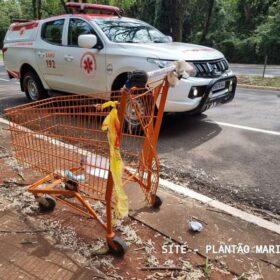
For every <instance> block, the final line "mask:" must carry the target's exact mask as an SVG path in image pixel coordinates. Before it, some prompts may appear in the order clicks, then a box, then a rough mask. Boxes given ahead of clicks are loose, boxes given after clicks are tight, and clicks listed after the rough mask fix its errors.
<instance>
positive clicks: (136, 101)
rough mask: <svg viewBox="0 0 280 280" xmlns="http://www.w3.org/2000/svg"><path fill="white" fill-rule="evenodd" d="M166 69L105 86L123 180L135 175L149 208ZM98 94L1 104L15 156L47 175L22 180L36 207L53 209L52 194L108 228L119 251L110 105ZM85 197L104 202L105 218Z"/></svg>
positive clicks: (123, 246)
mask: <svg viewBox="0 0 280 280" xmlns="http://www.w3.org/2000/svg"><path fill="white" fill-rule="evenodd" d="M173 70H174V67H169V68H167V69H163V70H158V71H154V72H150V73H143V72H137V73H134V74H132V75H130V79H128V82H127V85H126V87H124V88H123V89H122V90H120V91H116V92H112V93H111V99H112V100H114V101H117V102H118V116H119V120H120V127H121V129H120V134H119V141H120V152H121V156H122V160H123V164H124V172H123V182H124V183H127V182H129V181H134V182H137V183H138V184H139V185H140V187H141V188H142V190H143V192H144V194H145V197H146V200H147V201H148V203H149V204H150V205H151V206H153V207H155V208H158V207H159V206H160V205H161V200H160V198H159V197H158V196H156V191H157V187H158V182H159V160H158V156H157V151H156V144H157V139H158V135H159V130H160V126H161V121H162V116H163V110H164V106H165V101H166V96H167V92H168V88H169V83H168V81H167V78H166V76H167V74H168V73H170V71H173ZM135 86H138V87H137V88H136V87H135ZM139 87H140V88H139ZM103 99H104V95H102V94H98V95H97V94H95V95H94V96H81V95H68V96H57V97H52V98H49V99H45V100H42V101H37V102H33V103H30V104H27V105H22V106H17V107H14V108H10V109H7V110H6V115H7V117H8V119H9V121H10V131H11V138H12V144H13V146H14V147H15V155H16V158H17V159H18V160H19V161H20V162H22V163H24V164H27V165H28V166H30V167H32V168H33V169H34V170H37V171H40V172H42V173H45V174H47V175H46V177H44V178H43V179H41V180H39V181H38V182H36V183H34V184H32V185H31V186H28V191H29V192H31V193H33V194H34V195H35V197H36V199H37V200H38V202H39V206H40V208H41V210H44V211H47V210H53V209H54V207H55V205H56V200H59V201H61V202H63V203H64V204H66V205H68V206H70V207H72V208H74V209H76V210H78V211H80V212H81V213H83V214H85V215H87V216H90V217H92V218H94V219H96V220H97V221H98V222H99V223H100V224H101V226H102V227H103V228H104V229H105V230H106V232H107V243H108V246H109V248H110V249H111V250H112V252H113V253H116V254H119V255H122V254H124V252H125V250H126V244H125V243H124V241H122V240H121V239H120V238H119V237H117V236H116V235H115V232H114V230H113V227H112V205H113V204H114V195H113V179H112V174H111V172H110V164H109V163H110V161H109V145H108V139H107V133H106V132H104V131H103V130H102V129H101V127H102V122H103V121H104V118H105V117H106V116H107V115H108V114H109V112H110V108H105V109H101V108H100V104H101V103H102V100H103ZM156 111H157V113H156ZM92 200H100V201H101V202H104V205H105V207H106V214H105V217H102V216H101V215H100V213H98V211H97V210H94V208H93V207H92V205H91V202H90V201H92Z"/></svg>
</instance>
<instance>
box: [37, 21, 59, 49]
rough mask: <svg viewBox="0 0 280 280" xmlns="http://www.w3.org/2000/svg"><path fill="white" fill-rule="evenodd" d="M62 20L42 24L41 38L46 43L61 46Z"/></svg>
mask: <svg viewBox="0 0 280 280" xmlns="http://www.w3.org/2000/svg"><path fill="white" fill-rule="evenodd" d="M63 25H64V19H58V20H54V21H49V22H46V23H44V25H43V27H42V33H41V37H42V39H43V40H45V41H47V42H48V43H51V44H55V45H61V43H62V32H63Z"/></svg>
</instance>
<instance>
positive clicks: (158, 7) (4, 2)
mask: <svg viewBox="0 0 280 280" xmlns="http://www.w3.org/2000/svg"><path fill="white" fill-rule="evenodd" d="M36 1H40V2H41V4H42V5H41V13H42V17H43V18H45V17H49V16H52V15H58V14H62V13H65V11H64V8H63V5H62V3H63V1H62V0H36ZM64 2H67V0H64ZM87 2H88V3H101V4H110V5H115V6H119V7H122V8H124V9H125V15H127V16H129V17H133V18H139V19H142V20H144V21H146V22H148V23H150V24H152V25H154V26H155V27H157V28H158V29H160V30H161V31H162V32H163V33H165V34H166V35H172V36H174V38H175V39H176V38H177V39H178V38H179V40H182V41H184V42H192V43H198V44H204V45H208V46H212V47H215V48H218V49H219V50H221V51H222V52H223V53H224V54H225V56H226V57H227V58H228V60H229V61H231V62H248V63H261V62H263V60H264V57H265V55H267V54H268V56H269V57H268V60H269V63H271V64H272V63H273V64H277V63H280V56H279V49H280V13H279V11H280V0H170V1H166V0H88V1H87ZM33 3H34V0H0V5H1V9H0V48H1V47H2V46H1V43H2V40H3V38H4V36H5V33H6V30H7V28H8V27H9V25H10V23H11V20H12V19H13V18H26V19H32V18H33V14H34V10H33ZM207 23H208V24H207Z"/></svg>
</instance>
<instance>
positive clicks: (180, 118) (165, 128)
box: [159, 113, 222, 152]
mask: <svg viewBox="0 0 280 280" xmlns="http://www.w3.org/2000/svg"><path fill="white" fill-rule="evenodd" d="M205 119H207V115H205V114H202V115H197V116H190V115H188V114H186V113H176V114H168V115H166V116H165V117H164V119H163V123H162V127H161V131H160V138H159V149H160V150H162V152H172V151H174V148H176V149H177V148H179V149H181V148H184V151H189V150H192V149H194V148H195V147H197V146H200V145H202V144H203V143H205V142H207V141H209V140H211V139H213V138H214V137H216V136H217V135H218V134H219V133H220V132H221V131H222V128H221V127H220V126H219V125H218V124H215V123H210V122H206V121H204V120H205Z"/></svg>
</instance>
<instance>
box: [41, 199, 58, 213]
mask: <svg viewBox="0 0 280 280" xmlns="http://www.w3.org/2000/svg"><path fill="white" fill-rule="evenodd" d="M38 203H39V208H40V211H41V212H51V211H53V210H54V208H55V206H56V200H55V199H54V198H53V197H51V196H47V195H45V196H41V197H39V198H38Z"/></svg>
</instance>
